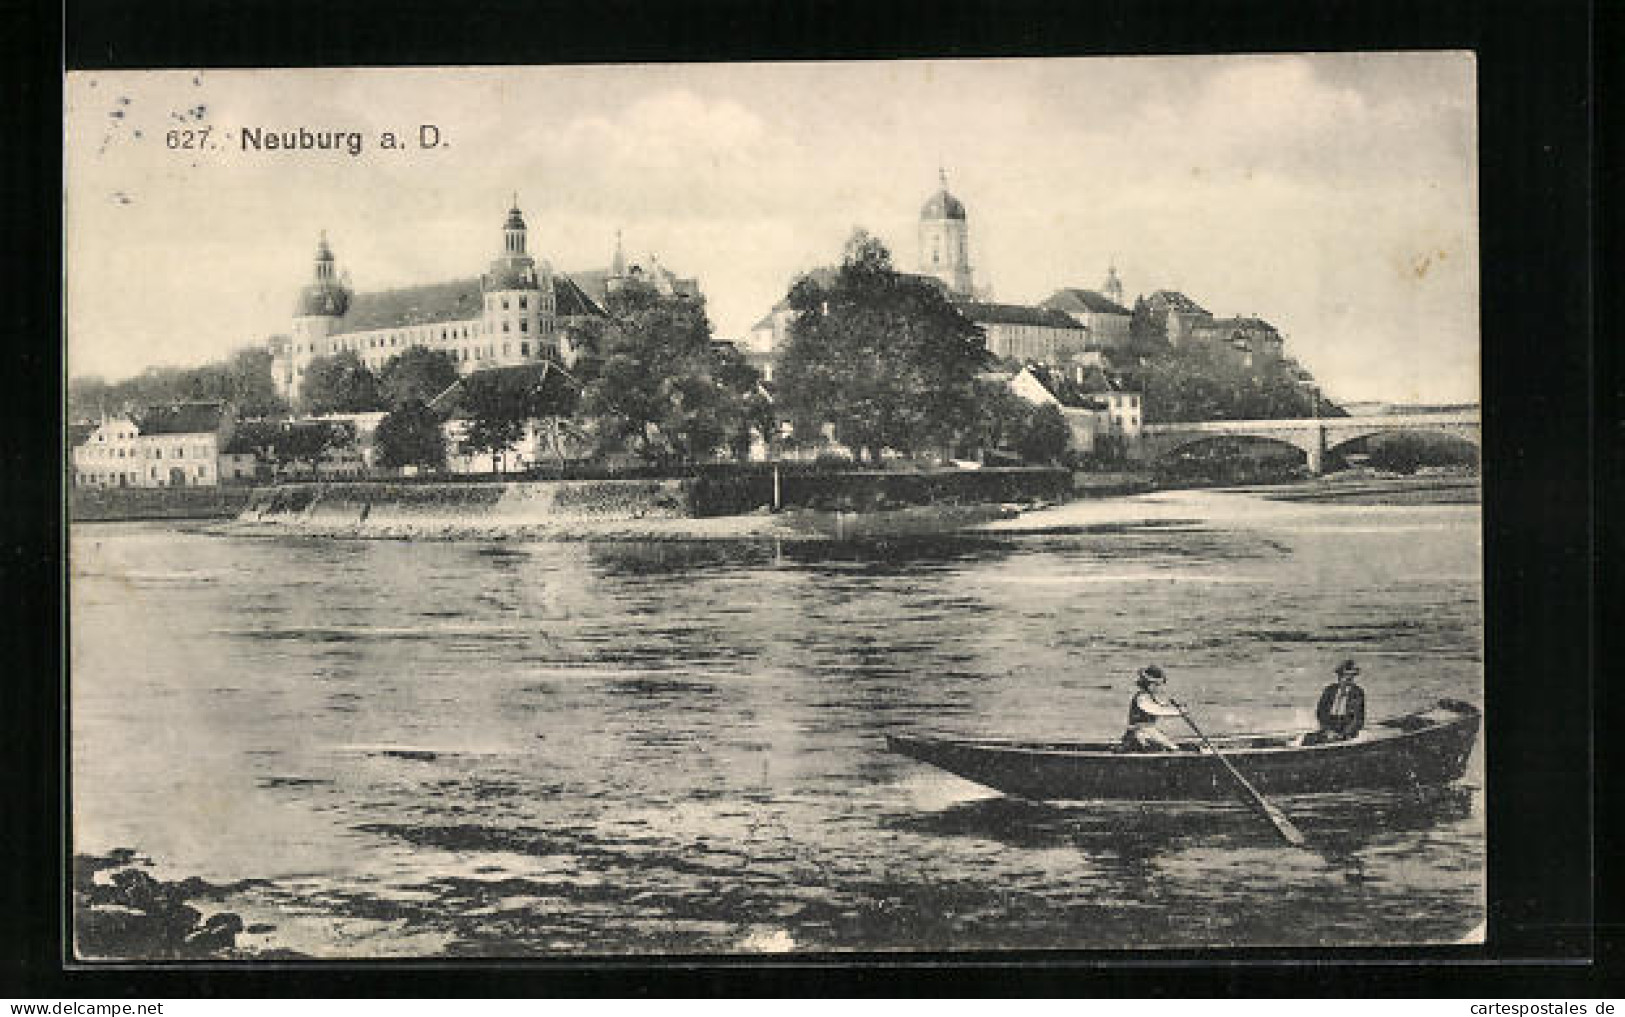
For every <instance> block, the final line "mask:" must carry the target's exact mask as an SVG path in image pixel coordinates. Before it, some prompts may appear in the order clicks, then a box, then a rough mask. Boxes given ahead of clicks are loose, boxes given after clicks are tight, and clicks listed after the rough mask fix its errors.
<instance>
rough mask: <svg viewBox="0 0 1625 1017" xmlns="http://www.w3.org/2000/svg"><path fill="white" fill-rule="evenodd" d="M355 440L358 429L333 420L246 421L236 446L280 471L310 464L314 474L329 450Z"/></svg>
mask: <svg viewBox="0 0 1625 1017" xmlns="http://www.w3.org/2000/svg"><path fill="white" fill-rule="evenodd" d="M354 441H355V428H353V427H351V426H350V425H349V424H347V423H335V422H331V421H299V422H296V421H287V420H284V421H246V422H244V423H241V424H238V425H237V429H236V431H235V432H234V434H233V435H232V442H233V444H235V445H238V446H240V447H242V448H250V449H253V450H254V454H255V456H256V457H257V458H259V459H261V460H262V461H266V462H271V463H275V464H276V466H277V468H278V470H283V469H286V468H287V467H289V466H292V465H297V464H299V463H306V464H309V466H310V469H311V472H312V473H314V472H315V471H316V467H317V465H318V464H320V463H321V461H322V457H323V456H325V455H327V453H328V452H329V451H331V450H332V449H335V448H343V447H344V446H346V445H348V444H350V443H352V442H354Z"/></svg>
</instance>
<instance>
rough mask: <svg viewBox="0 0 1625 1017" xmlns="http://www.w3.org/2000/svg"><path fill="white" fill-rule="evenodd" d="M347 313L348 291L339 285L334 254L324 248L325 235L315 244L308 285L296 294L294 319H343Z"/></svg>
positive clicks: (323, 232) (325, 243)
mask: <svg viewBox="0 0 1625 1017" xmlns="http://www.w3.org/2000/svg"><path fill="white" fill-rule="evenodd" d="M349 309H350V291H349V290H348V289H347V288H346V287H345V286H344V284H343V283H342V282H340V281H339V277H338V272H337V270H336V268H335V267H334V263H333V250H332V248H330V247H328V246H327V231H325V230H323V231H322V234H321V237H320V239H318V240H317V241H316V260H315V263H314V268H313V271H312V273H311V280H310V284H309V285H308V286H306V287H305V288H304V289H302V290H300V291H299V306H298V308H297V309H295V311H294V316H295V317H296V318H306V317H312V318H342V317H344V312H345V311H347V310H349Z"/></svg>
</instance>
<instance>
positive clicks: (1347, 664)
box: [1337, 657, 1360, 674]
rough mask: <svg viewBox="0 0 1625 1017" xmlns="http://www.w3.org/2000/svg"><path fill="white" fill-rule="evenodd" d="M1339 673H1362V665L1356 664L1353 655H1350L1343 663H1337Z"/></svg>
mask: <svg viewBox="0 0 1625 1017" xmlns="http://www.w3.org/2000/svg"><path fill="white" fill-rule="evenodd" d="M1337 673H1338V674H1359V673H1360V665H1358V664H1356V663H1355V662H1354V658H1353V657H1350V658H1349V659H1347V660H1345V661H1343V663H1341V664H1339V665H1337Z"/></svg>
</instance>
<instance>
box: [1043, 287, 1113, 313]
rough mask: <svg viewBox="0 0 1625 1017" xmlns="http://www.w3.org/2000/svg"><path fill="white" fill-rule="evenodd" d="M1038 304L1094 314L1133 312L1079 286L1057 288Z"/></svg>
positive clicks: (1108, 298) (1061, 309)
mask: <svg viewBox="0 0 1625 1017" xmlns="http://www.w3.org/2000/svg"><path fill="white" fill-rule="evenodd" d="M1038 306H1040V307H1052V308H1054V309H1055V310H1057V311H1069V312H1072V313H1079V314H1081V313H1085V312H1089V313H1094V314H1129V313H1131V312H1130V311H1129V309H1128V308H1126V307H1124V306H1123V305H1122V304H1119V303H1118V302H1117V301H1115V300H1112V299H1111V298H1110V297H1106V296H1103V295H1101V294H1099V293H1096V292H1095V291H1094V290H1085V289H1079V288H1077V287H1067V288H1066V289H1059V290H1056V291H1055V292H1054V293H1052V294H1050V296H1049V298H1048V299H1047V300H1045V301H1044V302H1043V303H1041V304H1039V305H1038Z"/></svg>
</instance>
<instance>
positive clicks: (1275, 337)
mask: <svg viewBox="0 0 1625 1017" xmlns="http://www.w3.org/2000/svg"><path fill="white" fill-rule="evenodd" d="M1190 338H1191V341H1192V342H1206V343H1211V344H1213V345H1214V347H1215V348H1218V349H1220V350H1225V351H1228V352H1230V353H1231V354H1232V355H1233V356H1236V357H1238V358H1240V359H1241V360H1242V361H1243V363H1245V364H1247V365H1248V366H1252V365H1254V364H1261V363H1263V362H1266V361H1279V360H1281V359H1282V358H1283V357H1284V356H1285V349H1286V342H1285V340H1284V339H1282V337H1281V333H1280V332H1278V331H1277V330H1276V328H1275V326H1274V325H1271V324H1270V323H1269V322H1267V321H1265V320H1264V319H1262V318H1258V317H1251V316H1248V317H1238V318H1209V319H1208V320H1206V321H1202V322H1198V323H1197V324H1196V325H1194V326H1193V327H1192V328H1191V335H1190Z"/></svg>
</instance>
